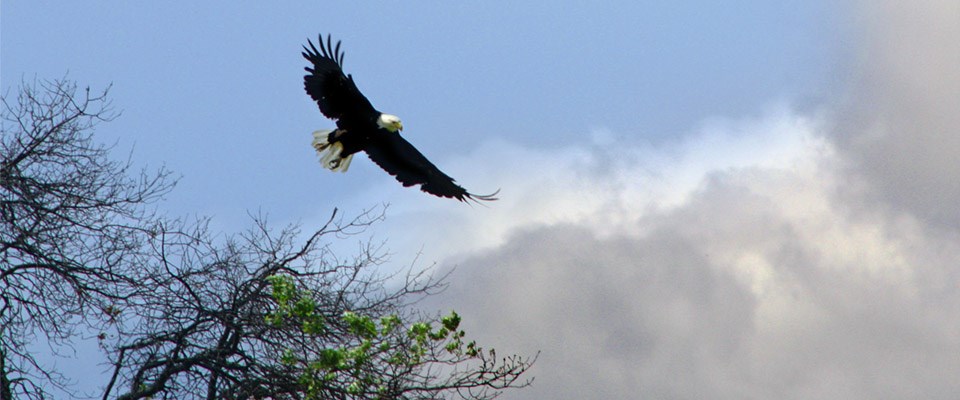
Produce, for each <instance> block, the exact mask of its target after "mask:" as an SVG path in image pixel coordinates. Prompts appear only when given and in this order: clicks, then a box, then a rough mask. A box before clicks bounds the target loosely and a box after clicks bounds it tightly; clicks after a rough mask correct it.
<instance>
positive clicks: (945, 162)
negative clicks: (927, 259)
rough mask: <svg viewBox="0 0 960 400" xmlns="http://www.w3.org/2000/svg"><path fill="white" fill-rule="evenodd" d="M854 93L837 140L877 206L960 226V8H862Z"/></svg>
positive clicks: (936, 4) (941, 4)
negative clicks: (885, 206)
mask: <svg viewBox="0 0 960 400" xmlns="http://www.w3.org/2000/svg"><path fill="white" fill-rule="evenodd" d="M858 11H859V20H860V22H861V27H862V28H863V29H862V33H863V40H862V47H860V53H859V55H858V59H857V61H856V65H855V69H854V70H855V73H854V74H853V78H854V81H853V82H852V91H853V93H852V94H851V95H850V96H849V97H848V99H849V101H848V103H849V104H847V105H846V106H845V107H842V108H841V109H840V112H839V113H838V114H839V115H840V116H839V118H838V121H837V129H836V131H835V132H834V133H833V136H834V138H835V139H836V142H837V143H838V145H839V147H840V148H841V149H842V151H843V152H844V153H846V154H847V155H848V156H849V157H850V159H851V160H853V161H854V163H855V166H854V170H853V173H855V174H859V175H860V176H862V177H864V178H866V180H867V184H868V188H869V189H870V190H871V191H872V192H873V195H874V196H875V197H876V200H879V201H880V202H882V203H886V204H889V205H892V206H894V207H896V208H898V209H900V210H903V211H906V212H910V213H913V214H916V215H919V216H921V217H923V218H925V219H927V220H928V221H930V222H935V223H943V224H946V225H950V226H957V224H958V223H960V208H958V207H956V204H958V202H960V162H957V159H958V156H960V112H958V110H960V40H958V39H957V38H960V23H958V21H960V3H958V2H956V1H952V0H927V1H903V0H882V1H862V2H860V4H859V7H858Z"/></svg>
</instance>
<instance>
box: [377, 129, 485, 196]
mask: <svg viewBox="0 0 960 400" xmlns="http://www.w3.org/2000/svg"><path fill="white" fill-rule="evenodd" d="M380 132H381V133H380V134H378V135H376V136H375V137H374V138H373V139H372V140H371V142H370V143H369V144H368V145H367V147H366V149H364V150H365V151H366V152H367V156H369V157H370V159H371V160H373V162H374V163H376V164H377V165H379V166H380V168H383V170H384V171H387V173H389V174H390V175H393V176H394V177H396V178H397V180H398V181H400V183H401V184H403V186H413V185H421V186H420V190H422V191H424V192H427V193H430V194H432V195H435V196H440V197H449V198H455V199H457V200H460V201H466V200H474V201H476V200H486V201H491V200H496V199H497V198H496V197H495V196H496V195H497V193H492V194H489V195H475V194H472V193H468V192H467V190H466V189H464V188H463V187H461V186H460V185H457V184H456V183H455V182H454V180H453V178H451V177H449V176H447V174H444V173H443V172H442V171H440V169H439V168H437V167H436V166H435V165H433V163H431V162H430V160H427V157H425V156H424V155H423V154H422V153H420V151H419V150H417V148H416V147H413V145H412V144H410V142H407V141H406V140H405V139H404V138H403V137H401V136H400V135H399V134H397V133H393V132H387V131H383V130H381V131H380ZM498 192H499V191H498Z"/></svg>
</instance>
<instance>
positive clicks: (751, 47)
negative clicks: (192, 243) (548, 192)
mask: <svg viewBox="0 0 960 400" xmlns="http://www.w3.org/2000/svg"><path fill="white" fill-rule="evenodd" d="M836 12H837V10H835V9H834V6H831V5H829V4H828V2H818V1H812V2H811V1H788V2H765V1H744V2H737V3H728V4H720V3H716V2H711V1H696V2H655V1H646V2H616V3H614V2H611V3H607V4H604V5H593V4H588V3H583V4H577V3H570V4H555V5H553V4H545V3H544V4H536V3H524V4H517V3H514V2H482V3H475V4H470V5H464V4H459V3H449V4H448V3H436V2H421V3H414V4H403V3H378V2H370V3H359V4H354V3H351V2H332V3H323V2H300V3H295V2H285V3H282V4H279V5H277V4H267V3H257V2H247V3H245V4H244V3H236V2H163V3H137V2H85V3H73V2H68V3H63V2H52V1H51V2H48V1H36V2H32V1H31V2H5V3H4V7H3V27H2V35H3V47H2V87H3V90H4V91H5V92H9V91H10V90H12V89H13V88H15V87H16V86H17V85H18V84H19V83H20V80H21V79H25V80H30V79H33V78H34V77H37V78H41V79H50V78H57V77H62V76H64V75H67V74H69V75H68V76H69V78H70V79H73V80H76V81H78V82H79V83H80V84H82V85H90V86H91V87H92V88H95V89H97V88H103V87H105V86H106V85H108V84H112V85H113V87H112V98H113V100H114V104H115V105H116V108H117V109H119V110H122V112H123V115H122V116H121V117H120V118H119V119H117V120H116V121H115V122H112V123H109V124H105V125H103V126H102V127H101V128H100V133H101V134H102V135H103V136H104V137H105V138H108V140H110V139H113V138H117V140H118V141H119V144H120V148H121V149H128V148H130V147H134V148H135V150H134V153H133V157H134V160H136V161H137V162H139V163H144V164H148V165H161V164H163V165H166V166H167V167H169V168H171V169H173V170H174V171H177V172H178V173H180V174H182V175H183V179H182V181H181V185H180V188H179V189H178V190H177V191H176V192H175V193H174V194H173V195H171V197H170V201H169V202H168V203H167V204H166V205H165V206H166V207H167V208H168V209H169V210H170V212H172V213H175V214H183V213H199V214H202V215H211V214H212V215H214V216H215V217H216V218H217V220H218V221H216V223H220V224H224V225H223V227H224V229H231V228H237V227H239V225H234V224H232V223H230V222H228V221H234V220H239V221H240V223H241V224H242V223H245V222H246V210H256V209H262V210H265V211H268V212H269V213H270V214H271V215H273V216H274V217H275V218H278V219H280V220H283V221H288V220H291V221H292V220H298V219H302V218H304V217H307V216H309V215H310V214H312V213H317V212H319V213H320V214H325V213H326V209H329V208H330V207H332V206H341V207H345V206H347V205H345V204H342V203H343V202H345V201H347V200H348V199H349V196H345V195H347V194H350V193H355V192H357V191H358V190H362V189H364V188H369V187H371V186H372V185H379V184H382V183H384V182H385V181H389V180H390V178H389V177H387V176H385V175H382V173H381V171H379V170H377V169H376V167H374V166H372V165H368V164H367V163H366V162H360V163H358V164H357V165H356V166H354V169H353V170H351V172H352V173H351V174H350V175H348V176H332V175H331V174H328V173H326V171H324V170H321V169H317V168H316V166H317V165H316V162H315V160H314V158H315V157H314V155H313V154H312V152H311V151H310V148H309V147H306V146H305V143H307V141H308V139H309V132H311V131H312V130H314V129H319V128H323V127H329V126H331V122H330V121H327V120H325V119H323V118H322V117H321V115H320V114H319V113H318V112H317V109H316V106H315V104H314V103H312V102H311V101H310V99H309V98H308V97H307V96H306V95H305V94H304V93H303V90H302V79H301V76H302V74H303V71H302V68H303V66H304V65H305V63H304V60H303V59H302V58H301V57H300V54H299V51H300V46H301V45H302V44H303V43H304V42H305V40H306V39H307V38H315V37H316V36H317V34H320V33H324V34H326V33H332V34H333V35H334V36H335V37H336V38H340V39H342V40H343V41H344V48H345V51H346V53H347V58H346V66H345V67H346V70H347V72H348V73H352V74H353V75H354V77H355V78H356V80H357V82H358V85H359V86H360V88H361V90H363V91H364V93H365V94H366V95H367V96H368V97H369V98H370V99H371V100H372V101H373V103H374V105H375V106H376V107H378V108H379V109H381V110H384V111H386V112H390V113H393V114H397V115H400V116H401V117H402V118H403V119H404V122H405V127H406V128H407V129H406V130H405V134H406V136H407V137H408V138H409V140H411V141H412V142H413V143H414V144H415V145H416V146H418V147H419V148H420V149H421V151H423V152H424V153H425V154H426V155H427V156H428V157H430V158H431V159H433V160H434V161H435V162H436V163H438V165H440V166H441V167H444V166H445V163H444V161H445V158H447V157H455V156H458V155H464V154H466V153H469V152H470V151H471V149H472V148H474V147H476V146H478V145H479V144H480V143H482V142H483V141H484V140H487V139H489V138H501V139H503V140H506V141H508V142H510V143H517V144H522V145H525V146H530V147H535V148H551V147H553V148H556V147H561V146H564V145H567V144H575V143H578V142H582V141H583V140H584V138H585V135H587V134H588V132H589V131H590V130H591V129H608V130H610V131H614V132H617V134H616V137H617V139H618V140H620V141H624V142H627V143H634V142H648V141H649V142H660V141H670V140H676V139H677V138H678V137H680V136H682V135H684V134H685V133H687V132H689V131H690V129H691V128H692V127H693V126H694V125H695V124H696V123H698V121H700V120H702V119H703V118H706V117H711V116H717V115H721V116H741V115H750V114H752V113H755V112H756V111H757V110H758V109H759V108H761V107H762V106H763V105H765V104H766V103H768V102H770V101H772V100H776V99H785V100H788V101H791V102H794V101H795V102H798V103H803V104H807V103H813V104H815V103H816V102H817V101H819V100H818V99H820V98H822V97H823V95H824V92H825V91H826V90H827V89H828V88H829V86H830V85H831V84H832V83H834V82H833V80H834V78H833V77H832V75H831V72H830V71H831V67H832V66H834V65H835V64H836V63H837V58H838V57H837V56H838V55H839V54H840V53H841V51H842V44H843V43H842V42H837V41H836V40H832V39H831V38H833V37H835V36H836V35H835V33H836V32H837V31H838V30H839V29H840V28H838V27H837V26H838V25H837V21H836V19H837V17H835V14H836ZM467 168H475V169H481V168H483V166H482V165H477V166H467ZM444 169H445V170H447V172H448V173H449V174H451V175H452V176H454V177H458V179H459V180H460V182H461V183H462V184H463V185H465V186H466V187H467V188H468V189H470V190H472V191H476V192H480V193H483V192H489V191H492V190H495V189H496V188H497V185H496V182H490V184H489V185H488V186H486V187H478V186H479V183H474V182H469V181H465V180H464V179H463V178H461V177H462V176H463V175H464V173H465V172H464V171H455V170H449V168H444ZM407 192H409V193H402V194H403V195H405V196H411V197H417V198H419V197H422V196H419V193H416V192H415V191H414V190H410V191H407ZM503 193H504V195H506V196H509V193H510V190H509V188H507V189H506V190H505V191H504V192H503ZM422 200H423V201H425V202H430V203H433V204H435V205H436V206H437V207H454V208H456V207H459V206H458V205H456V204H446V203H448V202H443V201H439V200H434V199H429V198H423V199H422ZM391 201H392V199H391V198H389V197H380V198H377V197H374V198H371V199H369V202H370V203H374V204H378V203H382V202H391ZM355 206H356V207H362V206H363V205H355ZM463 211H466V210H463Z"/></svg>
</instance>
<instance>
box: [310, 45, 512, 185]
mask: <svg viewBox="0 0 960 400" xmlns="http://www.w3.org/2000/svg"><path fill="white" fill-rule="evenodd" d="M318 43H319V44H320V49H319V50H317V47H316V46H314V45H313V42H311V41H310V40H309V39H308V40H307V44H308V45H309V47H307V46H303V50H304V51H303V53H301V54H303V58H306V59H307V61H309V62H310V63H311V64H312V66H309V67H306V68H304V69H305V70H306V71H307V72H308V74H307V75H304V76H303V86H304V88H305V89H306V91H307V94H309V95H310V97H312V98H313V100H315V101H316V102H317V105H319V106H320V112H321V113H323V115H324V116H326V117H327V118H330V119H332V120H335V121H336V122H337V129H335V130H323V131H316V132H313V147H314V148H315V149H316V150H317V153H318V154H319V155H320V157H321V158H320V162H321V163H322V164H323V166H324V167H325V168H327V169H330V170H331V171H340V172H346V171H347V168H348V167H349V166H350V161H351V160H352V159H353V155H354V154H356V153H357V152H360V151H363V152H365V153H367V156H369V157H370V159H371V160H373V162H374V163H376V164H377V165H379V166H380V168H383V170H384V171H387V173H389V174H390V175H393V176H394V177H396V178H397V180H398V181H400V183H401V184H403V186H413V185H420V190H423V191H424V192H427V193H430V194H432V195H435V196H439V197H448V198H455V199H457V200H460V201H467V200H473V201H477V200H486V201H490V200H496V199H497V198H496V197H495V196H496V195H497V192H494V193H492V194H489V195H476V194H472V193H469V192H467V190H466V189H464V188H462V187H460V185H457V184H456V183H455V182H454V180H453V178H451V177H449V176H447V175H446V174H444V173H443V172H441V171H440V169H438V168H437V167H436V166H435V165H433V163H431V162H430V160H427V158H426V157H424V156H423V154H421V153H420V151H418V150H417V149H416V148H415V147H413V145H411V144H410V143H409V142H407V141H406V140H404V139H403V137H401V136H400V133H399V132H400V131H402V130H403V123H402V122H400V118H398V117H397V116H396V115H390V114H384V113H382V112H380V111H377V110H376V109H375V108H373V105H371V104H370V101H369V100H367V98H366V97H365V96H364V95H363V94H362V93H360V90H359V89H357V85H356V84H355V83H354V82H353V76H352V75H346V74H344V73H343V69H342V67H343V56H344V53H343V52H341V51H340V41H337V43H336V45H335V46H334V44H333V43H332V39H331V37H330V36H329V35H328V36H327V42H326V45H324V42H323V36H322V35H321V36H320V37H319V40H318ZM498 192H499V191H498Z"/></svg>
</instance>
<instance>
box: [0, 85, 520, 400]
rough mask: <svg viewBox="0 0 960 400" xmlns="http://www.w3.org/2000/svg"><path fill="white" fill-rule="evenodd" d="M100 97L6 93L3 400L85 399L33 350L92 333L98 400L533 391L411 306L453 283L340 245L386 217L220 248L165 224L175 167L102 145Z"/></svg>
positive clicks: (271, 233)
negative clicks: (165, 200)
mask: <svg viewBox="0 0 960 400" xmlns="http://www.w3.org/2000/svg"><path fill="white" fill-rule="evenodd" d="M78 93H80V94H79V95H78ZM106 95H107V93H106V91H104V92H103V93H101V94H98V95H91V94H90V92H89V90H85V91H82V92H79V91H78V90H77V89H76V86H75V85H74V84H72V83H70V82H68V81H65V80H59V81H53V82H42V83H39V84H34V85H32V86H31V85H24V87H23V88H22V89H21V90H20V92H19V96H18V97H17V102H16V103H8V102H7V99H6V98H4V101H3V106H4V108H3V126H2V132H3V138H2V141H0V146H2V147H0V156H2V161H0V187H2V198H0V220H2V222H0V223H2V224H3V228H2V231H0V246H2V247H0V249H2V252H0V257H2V258H0V398H2V399H11V398H14V397H18V398H19V397H23V398H47V397H50V396H51V392H50V390H48V389H47V387H48V386H51V385H52V386H54V387H57V388H59V390H61V391H64V392H66V393H70V394H73V395H79V394H78V393H75V392H73V391H71V387H70V385H69V382H70V380H69V378H71V377H67V376H64V375H62V374H61V372H60V371H58V370H57V369H56V368H54V367H49V366H46V364H44V363H42V362H40V360H39V359H38V358H37V357H36V355H35V354H34V352H35V351H36V349H35V347H34V346H35V344H34V343H35V342H36V341H37V339H38V338H42V339H44V340H43V341H44V342H46V343H48V344H49V347H50V348H51V349H53V350H54V352H56V351H57V350H58V349H62V348H69V346H70V345H71V344H73V343H75V342H76V341H78V340H84V339H83V337H84V335H85V334H89V335H90V336H93V337H94V338H95V339H94V340H96V341H97V343H98V344H99V346H100V348H101V349H102V350H103V353H104V355H105V357H106V359H107V360H108V365H109V367H110V370H111V372H112V373H111V374H109V375H108V376H106V377H105V378H104V382H103V390H102V393H100V394H98V396H101V397H102V398H104V399H107V398H120V399H147V398H153V399H156V398H171V399H172V398H175V399H185V398H207V399H250V398H255V399H265V398H271V399H301V398H308V399H434V398H448V397H456V398H467V399H487V398H492V397H494V396H496V395H497V394H498V393H500V391H501V390H502V389H506V388H511V387H523V386H526V385H527V384H528V383H529V381H528V380H525V379H521V376H522V374H524V373H525V372H526V371H527V370H528V368H529V367H530V365H531V364H532V362H533V359H529V358H522V357H519V356H508V357H502V358H498V357H497V356H496V352H495V351H494V350H492V349H484V348H482V347H481V346H480V345H478V344H477V343H475V342H473V341H470V340H468V338H467V336H466V333H465V332H464V331H463V330H462V329H460V316H459V315H456V313H451V314H449V315H446V316H440V315H434V314H430V313H424V312H422V311H420V310H417V309H416V308H415V306H414V304H415V303H416V302H417V301H418V300H420V299H422V298H423V297H424V296H429V295H431V294H433V293H435V292H437V291H439V290H441V289H442V288H443V287H444V284H443V279H442V278H444V277H443V276H441V277H439V278H436V277H434V276H432V275H431V274H430V273H428V271H426V270H421V269H416V268H414V267H409V268H407V269H406V270H404V271H403V272H400V273H397V274H394V275H384V274H381V273H379V272H378V268H377V266H379V265H382V264H383V263H384V262H385V261H386V260H385V256H384V254H385V253H384V251H383V249H382V248H381V247H379V246H376V245H373V244H368V245H367V246H366V247H365V248H364V249H362V251H360V252H359V254H357V255H355V256H353V257H349V258H343V257H340V256H338V255H336V254H334V253H333V252H332V251H331V250H330V246H329V245H330V243H332V242H333V241H336V240H343V239H344V238H345V237H349V236H351V235H354V234H357V233H361V232H363V231H364V229H366V228H367V227H368V226H369V225H370V224H372V223H375V222H377V221H379V220H380V219H381V218H382V216H383V210H379V211H377V210H371V211H368V212H365V213H362V214H361V215H359V216H357V217H355V218H352V219H347V220H344V218H343V216H341V215H340V214H339V213H338V212H337V211H336V210H334V211H333V213H332V215H331V217H330V219H329V220H328V221H327V223H326V224H324V225H323V226H322V227H320V228H319V229H315V230H312V231H309V232H307V233H304V232H302V231H301V230H300V229H299V228H298V227H297V226H289V227H285V228H283V229H272V228H270V227H269V224H268V223H267V221H266V219H265V218H262V217H256V218H254V221H253V227H252V228H251V229H249V230H248V231H247V232H243V233H240V234H236V235H227V236H226V238H224V239H217V238H218V237H220V235H215V234H211V233H210V232H209V231H208V230H207V228H206V221H204V220H199V221H195V222H190V223H187V222H185V221H182V220H175V219H169V218H165V217H162V216H159V215H158V214H157V213H156V212H154V210H153V208H154V207H155V204H156V202H157V200H159V199H160V197H161V196H162V195H164V194H166V193H168V192H169V191H170V190H171V189H172V188H173V185H174V181H173V180H172V179H171V178H170V174H169V172H167V171H165V170H159V171H153V172H149V171H133V170H132V168H131V164H130V163H129V162H126V163H119V162H116V161H111V159H110V158H109V157H108V156H109V150H110V149H109V148H108V147H104V146H99V145H96V144H95V142H94V141H93V134H92V131H93V128H94V127H95V126H96V124H97V123H98V122H103V121H109V120H110V119H111V118H113V117H114V116H115V114H114V113H112V112H111V110H110V104H109V102H108V101H107V96H106Z"/></svg>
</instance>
